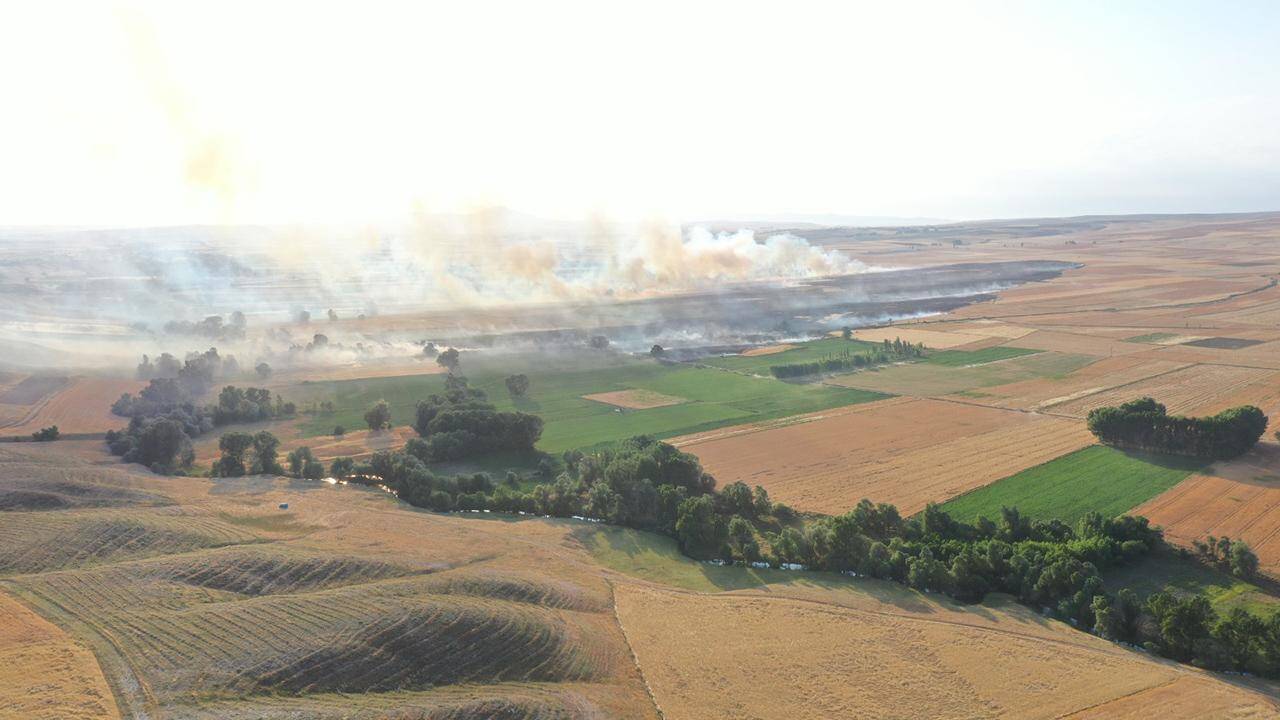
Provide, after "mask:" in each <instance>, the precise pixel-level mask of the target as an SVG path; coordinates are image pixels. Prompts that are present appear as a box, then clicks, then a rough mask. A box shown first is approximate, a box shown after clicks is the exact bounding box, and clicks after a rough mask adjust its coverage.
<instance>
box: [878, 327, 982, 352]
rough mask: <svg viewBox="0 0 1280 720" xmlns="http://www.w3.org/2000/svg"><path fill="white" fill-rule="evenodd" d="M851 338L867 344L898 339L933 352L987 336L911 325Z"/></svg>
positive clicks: (886, 328) (884, 329)
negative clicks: (922, 345) (918, 344)
mask: <svg viewBox="0 0 1280 720" xmlns="http://www.w3.org/2000/svg"><path fill="white" fill-rule="evenodd" d="M853 336H854V338H856V339H858V340H866V341H867V342H883V341H885V340H894V339H899V338H900V339H901V340H902V341H903V342H909V343H912V344H917V343H924V346H925V347H927V348H932V349H935V350H947V349H950V348H955V347H960V346H961V345H968V344H970V343H974V342H980V341H982V340H986V339H987V338H988V337H989V336H987V335H981V334H977V333H974V334H972V335H970V334H965V333H960V332H943V331H940V330H932V329H925V328H918V327H913V326H911V325H894V326H892V327H882V328H866V329H863V330H856V331H854V333H853Z"/></svg>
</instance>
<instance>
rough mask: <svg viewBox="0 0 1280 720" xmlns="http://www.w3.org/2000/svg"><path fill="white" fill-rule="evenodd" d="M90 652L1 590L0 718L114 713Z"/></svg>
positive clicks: (89, 716)
mask: <svg viewBox="0 0 1280 720" xmlns="http://www.w3.org/2000/svg"><path fill="white" fill-rule="evenodd" d="M118 717H120V711H119V710H118V709H117V708H116V703H115V700H114V699H112V696H111V690H110V688H108V687H107V681H106V679H105V678H103V676H102V670H101V669H100V668H99V667H98V661H97V660H96V659H95V658H94V656H93V653H92V652H90V651H89V649H88V648H87V647H85V646H84V645H82V644H81V643H78V642H76V641H75V640H73V639H72V638H71V637H70V636H68V635H67V634H66V633H65V632H63V631H62V630H61V629H59V628H58V627H57V626H55V625H53V624H52V623H50V622H49V621H48V620H45V619H44V618H42V617H40V616H39V615H36V614H35V613H33V612H31V611H30V610H28V609H27V608H25V607H23V606H22V604H20V603H18V602H16V601H15V600H13V598H10V597H9V596H8V595H5V594H4V593H0V718H13V719H14V720H19V719H22V720H28V719H29V720H38V719H47V720H64V719H66V720H71V719H73V718H86V719H92V720H98V719H100V718H118Z"/></svg>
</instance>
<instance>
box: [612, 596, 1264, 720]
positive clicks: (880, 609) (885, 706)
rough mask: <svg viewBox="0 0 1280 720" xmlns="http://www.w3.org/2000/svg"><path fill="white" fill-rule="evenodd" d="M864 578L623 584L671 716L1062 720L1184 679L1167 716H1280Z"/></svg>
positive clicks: (1090, 645) (652, 676)
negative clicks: (685, 587)
mask: <svg viewBox="0 0 1280 720" xmlns="http://www.w3.org/2000/svg"><path fill="white" fill-rule="evenodd" d="M861 587H862V584H859V585H858V586H854V587H851V588H850V589H848V590H839V591H829V592H819V593H813V594H808V595H807V596H806V597H805V598H804V599H795V598H789V597H785V595H786V594H787V592H788V589H787V588H774V587H770V588H768V591H769V594H770V597H762V596H761V594H762V593H756V594H749V593H732V594H719V595H704V594H694V593H686V592H678V591H672V590H664V589H659V588H656V587H652V586H640V585H634V584H626V583H620V584H618V585H617V586H616V588H615V598H616V602H617V608H618V618H619V620H620V621H621V623H622V627H623V629H624V631H625V632H626V635H627V639H628V641H629V642H630V644H631V647H632V649H633V650H634V651H635V654H636V658H637V659H638V660H639V663H640V668H641V671H642V672H643V674H644V678H645V681H646V682H647V683H648V685H649V687H650V688H651V689H652V691H653V695H654V700H655V701H656V702H657V704H658V706H659V708H661V710H662V713H663V716H664V717H666V718H669V719H671V720H678V719H680V718H706V717H716V718H744V719H745V718H798V717H875V718H921V717H928V718H996V717H1017V718H1055V717H1061V716H1063V715H1067V714H1069V713H1072V712H1076V711H1079V710H1084V709H1088V708H1092V707H1096V706H1098V705H1101V704H1103V703H1107V702H1110V701H1113V700H1116V699H1119V698H1124V697H1127V696H1130V695H1132V694H1134V693H1139V692H1143V691H1146V690H1149V689H1152V688H1158V687H1162V686H1166V685H1169V684H1171V683H1173V682H1175V681H1177V680H1179V679H1180V678H1184V677H1185V678H1191V679H1193V680H1196V681H1198V682H1195V683H1192V684H1189V685H1188V686H1187V687H1186V692H1185V693H1178V695H1179V696H1180V697H1177V698H1176V700H1178V701H1179V703H1178V704H1173V703H1166V705H1167V706H1169V707H1170V714H1167V715H1164V716H1163V717H1167V718H1170V719H1171V720H1172V719H1173V718H1188V719H1189V718H1201V717H1206V716H1207V715H1206V712H1217V711H1220V710H1226V712H1227V714H1224V715H1222V716H1223V717H1225V716H1228V715H1229V716H1230V717H1233V718H1265V717H1274V714H1275V713H1276V712H1277V711H1280V708H1277V706H1276V705H1275V704H1274V703H1273V702H1272V701H1271V700H1270V699H1269V698H1267V697H1265V696H1263V695H1261V694H1257V693H1254V692H1251V691H1249V690H1245V689H1241V688H1236V687H1233V686H1231V685H1229V684H1227V683H1226V682H1224V681H1221V680H1217V679H1213V678H1210V677H1208V676H1205V675H1203V674H1201V673H1199V672H1198V671H1195V670H1192V669H1188V668H1185V667H1179V666H1176V665H1172V664H1169V663H1163V662H1158V661H1153V660H1151V659H1150V658H1148V657H1147V656H1144V655H1142V654H1139V653H1137V652H1134V651H1132V650H1128V649H1125V648H1123V647H1120V646H1117V645H1114V644H1112V643H1108V642H1106V641H1104V640H1100V639H1098V638H1094V637H1092V636H1090V635H1087V634H1085V633H1081V632H1078V631H1075V630H1072V629H1071V628H1069V627H1067V626H1065V625H1062V624H1060V623H1057V622H1051V621H1046V620H1043V619H1041V618H1039V617H1037V616H1036V615H1035V614H1033V613H1031V612H1030V611H1028V610H1026V609H1024V608H1021V607H1017V606H1012V605H1007V604H1005V605H1002V604H999V603H998V602H997V603H996V604H994V605H988V606H979V607H977V608H972V609H970V608H964V607H956V606H950V605H947V604H943V603H936V602H933V601H931V600H929V599H927V598H926V597H925V596H918V595H915V594H913V593H908V592H906V591H903V590H901V589H900V588H894V587H885V586H883V585H880V584H878V583H874V582H873V581H872V582H868V583H866V587H867V588H868V590H869V591H870V592H863V591H861V590H860V588H861ZM777 593H781V594H782V596H778V595H777ZM1205 690H1212V692H1211V693H1206V692H1205ZM1202 696H1205V700H1204V701H1203V702H1202V701H1201V699H1200V698H1201V697H1202Z"/></svg>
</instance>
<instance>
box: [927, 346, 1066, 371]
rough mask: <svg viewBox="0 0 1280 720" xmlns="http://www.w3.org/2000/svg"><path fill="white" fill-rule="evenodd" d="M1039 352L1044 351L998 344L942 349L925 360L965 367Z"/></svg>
mask: <svg viewBox="0 0 1280 720" xmlns="http://www.w3.org/2000/svg"><path fill="white" fill-rule="evenodd" d="M1039 352H1044V351H1043V350H1030V349H1028V348H1018V347H1008V346H1005V345H997V346H996V347H989V348H983V349H981V350H942V351H940V352H935V353H932V354H930V355H929V357H927V358H925V362H927V363H932V364H934V365H946V366H947V367H964V366H966V365H982V364H983V363H990V362H995V361H997V360H1008V359H1009V358H1016V357H1022V356H1023V355H1034V354H1036V353H1039Z"/></svg>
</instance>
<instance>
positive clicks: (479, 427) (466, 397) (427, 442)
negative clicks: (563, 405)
mask: <svg viewBox="0 0 1280 720" xmlns="http://www.w3.org/2000/svg"><path fill="white" fill-rule="evenodd" d="M441 357H444V353H442V354H441ZM413 429H414V430H416V431H417V432H418V435H420V436H421V437H419V438H414V439H413V440H410V441H409V443H408V444H407V445H406V446H405V450H406V452H408V453H410V454H412V455H414V456H416V457H419V458H420V459H421V460H422V461H423V462H442V461H446V460H458V459H461V458H466V457H473V456H475V455H478V454H480V453H486V452H501V451H515V452H531V451H532V450H533V446H534V444H535V443H537V442H538V438H539V437H541V436H542V418H540V417H538V416H537V415H530V414H528V413H522V412H499V411H498V410H497V409H496V408H495V407H494V406H493V404H491V403H490V402H489V401H488V400H487V399H486V398H485V394H484V392H482V391H480V390H477V389H474V388H471V387H469V386H468V385H467V379H466V378H465V377H462V376H461V375H454V374H450V375H449V376H448V377H447V378H445V392H444V394H443V395H432V396H431V397H429V398H427V399H426V400H423V401H421V402H419V403H418V404H417V407H416V409H415V413H414V422H413Z"/></svg>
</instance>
